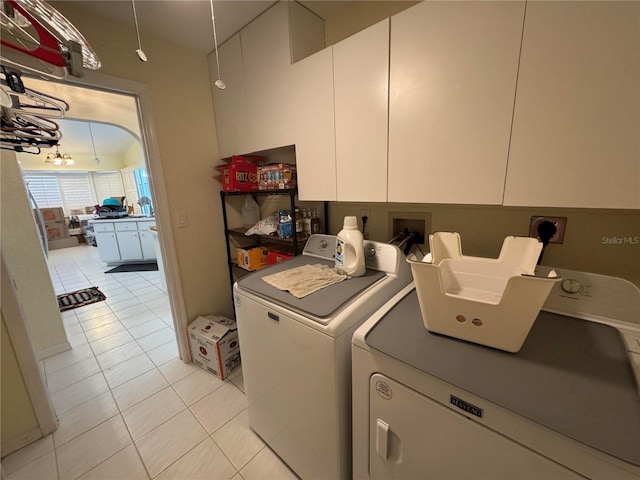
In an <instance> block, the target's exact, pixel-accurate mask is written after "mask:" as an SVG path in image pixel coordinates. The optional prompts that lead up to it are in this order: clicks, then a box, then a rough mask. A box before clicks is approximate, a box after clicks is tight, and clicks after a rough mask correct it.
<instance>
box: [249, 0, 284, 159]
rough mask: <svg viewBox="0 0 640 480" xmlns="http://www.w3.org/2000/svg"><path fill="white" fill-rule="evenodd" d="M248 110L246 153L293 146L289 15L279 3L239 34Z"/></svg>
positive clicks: (282, 3)
mask: <svg viewBox="0 0 640 480" xmlns="http://www.w3.org/2000/svg"><path fill="white" fill-rule="evenodd" d="M240 37H241V38H242V56H243V60H244V78H245V85H246V91H247V105H248V107H249V144H248V145H247V152H254V151H258V150H266V149H269V148H273V147H281V146H284V145H291V144H293V121H292V114H291V108H290V97H289V95H290V93H291V53H290V51H289V15H288V7H287V3H286V2H281V3H278V4H276V5H274V6H273V7H271V8H270V9H269V10H267V11H266V12H265V13H263V14H262V15H260V16H259V17H258V18H257V19H255V20H254V21H253V22H251V23H250V24H249V25H247V26H246V27H245V28H243V29H242V31H241V32H240Z"/></svg>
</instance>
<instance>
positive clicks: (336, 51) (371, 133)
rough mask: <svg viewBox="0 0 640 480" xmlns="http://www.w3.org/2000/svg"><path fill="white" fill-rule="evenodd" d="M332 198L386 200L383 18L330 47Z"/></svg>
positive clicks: (386, 82) (385, 32)
mask: <svg viewBox="0 0 640 480" xmlns="http://www.w3.org/2000/svg"><path fill="white" fill-rule="evenodd" d="M333 63H334V89H335V129H336V134H335V135H336V174H337V200H339V201H370V202H384V201H386V200H387V134H388V131H387V130H388V93H389V20H388V19H386V20H383V21H382V22H379V23H377V24H375V25H373V26H372V27H369V28H367V29H366V30H363V31H362V32H359V33H357V34H356V35H353V36H352V37H349V38H347V39H346V40H343V41H342V42H340V43H337V44H335V45H334V46H333Z"/></svg>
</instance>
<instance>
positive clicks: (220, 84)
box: [209, 0, 227, 90]
mask: <svg viewBox="0 0 640 480" xmlns="http://www.w3.org/2000/svg"><path fill="white" fill-rule="evenodd" d="M209 3H210V4H211V23H212V24H213V46H214V48H215V49H216V67H218V79H217V80H216V81H215V83H214V85H215V86H216V87H217V88H218V89H220V90H224V89H225V88H227V86H226V85H225V84H224V82H223V81H222V79H221V78H220V60H219V59H218V37H217V36H216V17H215V15H214V13H213V0H209Z"/></svg>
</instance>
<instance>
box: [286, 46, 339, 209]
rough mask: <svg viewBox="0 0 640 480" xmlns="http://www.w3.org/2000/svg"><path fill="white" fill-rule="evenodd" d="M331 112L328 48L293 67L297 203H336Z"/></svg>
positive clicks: (332, 107) (332, 112)
mask: <svg viewBox="0 0 640 480" xmlns="http://www.w3.org/2000/svg"><path fill="white" fill-rule="evenodd" d="M334 112H335V110H334V103H333V47H327V48H325V49H324V50H321V51H320V52H318V53H315V54H313V55H311V56H310V57H307V58H305V59H304V60H302V61H300V62H298V63H296V64H295V65H293V113H294V136H295V144H296V167H297V176H298V196H299V198H300V200H303V201H304V200H306V201H309V200H326V201H335V200H337V196H336V133H335V123H334Z"/></svg>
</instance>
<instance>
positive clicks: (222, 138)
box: [209, 33, 249, 158]
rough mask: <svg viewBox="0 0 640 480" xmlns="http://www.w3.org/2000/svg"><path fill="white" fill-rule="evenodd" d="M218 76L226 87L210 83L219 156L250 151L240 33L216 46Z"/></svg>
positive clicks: (213, 74) (213, 67) (212, 64)
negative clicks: (218, 67) (218, 65)
mask: <svg viewBox="0 0 640 480" xmlns="http://www.w3.org/2000/svg"><path fill="white" fill-rule="evenodd" d="M218 57H219V60H220V76H221V78H222V80H223V81H224V83H225V85H226V88H225V89H224V90H220V89H218V88H216V87H215V86H214V85H213V83H212V88H213V106H214V110H215V116H216V132H217V134H218V149H219V151H220V157H222V158H227V157H230V156H232V155H238V154H241V153H247V152H249V150H248V149H249V145H248V144H247V143H248V141H247V129H248V125H249V113H248V110H247V98H246V91H245V85H244V67H243V66H242V47H241V43H240V34H239V33H238V34H236V35H234V36H233V37H231V38H230V39H229V40H227V41H226V42H225V43H224V44H223V45H221V46H220V48H218ZM209 69H210V71H211V79H212V82H213V81H215V80H216V79H217V78H218V72H217V68H216V58H215V52H214V53H212V54H211V55H209Z"/></svg>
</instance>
